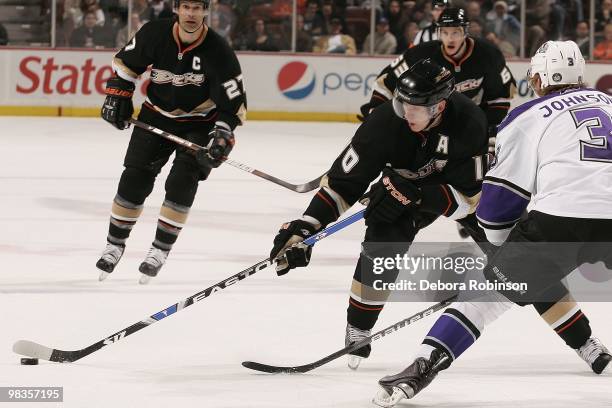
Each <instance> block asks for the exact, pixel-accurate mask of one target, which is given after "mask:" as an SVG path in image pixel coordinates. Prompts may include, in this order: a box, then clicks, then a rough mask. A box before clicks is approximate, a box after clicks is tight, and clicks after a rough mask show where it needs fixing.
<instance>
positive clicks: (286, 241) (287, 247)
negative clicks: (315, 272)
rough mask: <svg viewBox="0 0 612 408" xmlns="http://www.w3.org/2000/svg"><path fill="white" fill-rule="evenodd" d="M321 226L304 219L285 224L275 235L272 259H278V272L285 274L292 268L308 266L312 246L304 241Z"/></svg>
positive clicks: (279, 274) (278, 273)
mask: <svg viewBox="0 0 612 408" xmlns="http://www.w3.org/2000/svg"><path fill="white" fill-rule="evenodd" d="M319 230H320V228H316V227H315V226H314V225H312V224H311V223H309V222H308V221H304V220H293V221H291V222H287V223H285V224H283V225H282V226H281V228H280V230H279V231H278V234H276V236H275V237H274V247H273V248H272V250H271V251H270V259H272V260H273V261H274V259H275V258H276V257H278V256H280V259H278V260H276V274H277V275H278V276H281V275H284V274H286V273H287V272H289V271H290V270H291V269H294V268H299V267H302V266H307V265H308V263H309V262H310V255H311V254H312V246H310V245H305V244H303V243H302V241H304V240H305V239H306V238H309V237H310V236H312V235H313V234H316V233H317V232H318V231H319Z"/></svg>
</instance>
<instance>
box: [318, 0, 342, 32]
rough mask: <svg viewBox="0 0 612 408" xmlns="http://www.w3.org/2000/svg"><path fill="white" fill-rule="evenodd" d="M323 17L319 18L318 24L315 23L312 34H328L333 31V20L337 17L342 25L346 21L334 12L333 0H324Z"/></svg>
mask: <svg viewBox="0 0 612 408" xmlns="http://www.w3.org/2000/svg"><path fill="white" fill-rule="evenodd" d="M321 16H322V19H321V20H319V22H318V24H316V25H313V27H312V35H328V34H330V33H331V21H332V19H334V18H336V19H339V20H340V22H341V24H342V26H344V21H342V19H340V17H338V16H336V15H335V14H334V4H333V2H332V0H324V2H323V7H321Z"/></svg>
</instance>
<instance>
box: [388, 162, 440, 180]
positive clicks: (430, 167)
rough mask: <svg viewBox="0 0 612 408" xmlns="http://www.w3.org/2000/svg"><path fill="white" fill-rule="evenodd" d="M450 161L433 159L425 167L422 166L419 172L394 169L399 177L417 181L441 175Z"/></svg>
mask: <svg viewBox="0 0 612 408" xmlns="http://www.w3.org/2000/svg"><path fill="white" fill-rule="evenodd" d="M446 163H448V160H440V159H431V160H430V161H429V162H427V163H426V164H425V165H424V166H421V167H420V168H419V169H418V170H417V171H411V170H408V169H394V170H395V171H396V172H397V173H398V174H399V175H401V176H402V177H404V178H407V179H409V180H417V179H422V178H425V177H427V176H429V175H431V174H433V173H439V172H441V171H442V170H444V167H445V166H446Z"/></svg>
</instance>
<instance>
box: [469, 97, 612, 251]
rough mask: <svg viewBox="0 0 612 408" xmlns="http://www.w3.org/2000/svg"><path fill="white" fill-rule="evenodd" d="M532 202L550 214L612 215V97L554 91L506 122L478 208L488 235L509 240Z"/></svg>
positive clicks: (497, 239)
mask: <svg viewBox="0 0 612 408" xmlns="http://www.w3.org/2000/svg"><path fill="white" fill-rule="evenodd" d="M530 200H531V206H532V207H531V209H532V210H536V211H540V212H543V213H546V214H550V215H556V216H562V217H574V218H595V219H602V218H605V219H611V218H612V97H611V96H610V95H607V94H605V93H603V92H599V91H597V90H593V89H574V90H570V91H566V92H562V93H558V92H557V93H552V94H549V95H547V96H544V97H542V98H538V99H535V100H533V101H530V102H527V103H525V104H523V105H521V106H519V107H517V108H515V109H514V110H512V111H511V112H510V114H509V115H508V116H507V117H506V118H505V119H504V121H503V122H502V123H501V124H500V125H499V129H498V133H497V143H496V161H495V163H494V164H493V166H492V168H491V169H490V170H489V172H488V173H487V174H486V176H485V178H484V181H483V186H482V195H481V198H480V203H479V206H478V209H477V216H478V219H479V222H480V224H481V225H482V226H483V227H484V228H485V230H486V231H487V236H491V237H495V238H496V239H494V240H496V241H498V242H499V240H500V239H501V238H505V236H507V233H509V231H510V229H511V228H512V226H513V225H514V224H515V223H516V222H517V221H518V220H519V218H520V217H521V215H522V213H523V212H524V211H525V209H526V208H527V205H528V204H529V202H530ZM501 240H503V239H501Z"/></svg>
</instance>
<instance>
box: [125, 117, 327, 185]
mask: <svg viewBox="0 0 612 408" xmlns="http://www.w3.org/2000/svg"><path fill="white" fill-rule="evenodd" d="M130 123H133V124H134V126H137V127H139V128H141V129H145V130H148V131H149V132H152V133H155V134H156V135H159V136H161V137H163V138H164V139H168V140H171V141H173V142H174V143H176V144H178V145H180V146H183V147H186V148H187V149H190V150H193V151H194V152H197V151H198V150H207V149H206V148H205V147H203V146H200V145H198V144H196V143H193V142H190V141H189V140H185V139H183V138H182V137H178V136H176V135H173V134H172V133H168V132H165V131H163V130H161V129H159V128H156V127H155V126H151V125H148V124H146V123H144V122H141V121H139V120H137V119H130ZM223 161H224V162H225V163H227V164H229V165H230V166H233V167H236V168H237V169H240V170H242V171H246V172H247V173H251V174H254V175H255V176H257V177H261V178H262V179H265V180H268V181H271V182H272V183H274V184H277V185H279V186H283V187H285V188H287V189H289V190H291V191H295V192H296V193H307V192H309V191H312V190H314V189H316V188H317V187H319V183H320V182H321V179H322V178H323V176H325V174H326V173H324V174H323V175H322V176H320V177H317V178H316V179H314V180H312V181H309V182H308V183H304V184H291V183H288V182H286V181H284V180H281V179H279V178H276V177H274V176H271V175H269V174H267V173H264V172H263V171H261V170H257V169H254V168H252V167H249V166H247V165H246V164H243V163H240V162H237V161H235V160H232V159H228V158H225V159H223Z"/></svg>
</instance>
